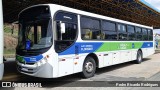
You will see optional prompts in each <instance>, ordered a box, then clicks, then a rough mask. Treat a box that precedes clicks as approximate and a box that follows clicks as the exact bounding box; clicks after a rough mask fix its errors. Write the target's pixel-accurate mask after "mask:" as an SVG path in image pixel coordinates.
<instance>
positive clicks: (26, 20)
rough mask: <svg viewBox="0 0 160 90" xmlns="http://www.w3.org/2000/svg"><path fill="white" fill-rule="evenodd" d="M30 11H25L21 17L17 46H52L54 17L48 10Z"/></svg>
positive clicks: (29, 48) (21, 47) (19, 47)
mask: <svg viewBox="0 0 160 90" xmlns="http://www.w3.org/2000/svg"><path fill="white" fill-rule="evenodd" d="M45 10H47V9H46V8H45ZM30 11H33V10H30ZM30 11H28V12H25V13H24V14H23V15H21V17H20V19H19V23H20V29H19V35H18V36H19V37H18V46H17V48H18V49H25V50H35V49H43V48H47V47H50V46H51V45H52V19H51V18H50V16H49V13H46V11H45V13H44V12H43V13H37V12H35V13H34V12H33V13H31V12H30ZM43 11H44V10H43ZM28 13H30V14H31V15H29V14H28ZM32 14H33V15H32Z"/></svg>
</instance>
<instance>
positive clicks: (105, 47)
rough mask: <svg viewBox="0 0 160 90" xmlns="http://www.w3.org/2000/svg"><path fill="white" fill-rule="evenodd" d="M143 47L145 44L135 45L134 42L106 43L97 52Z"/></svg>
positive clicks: (136, 43) (137, 43)
mask: <svg viewBox="0 0 160 90" xmlns="http://www.w3.org/2000/svg"><path fill="white" fill-rule="evenodd" d="M133 45H134V46H133ZM142 45H143V42H135V43H132V42H106V43H103V45H102V46H101V47H100V48H99V49H98V50H97V51H96V52H104V51H115V50H128V49H138V48H141V47H142Z"/></svg>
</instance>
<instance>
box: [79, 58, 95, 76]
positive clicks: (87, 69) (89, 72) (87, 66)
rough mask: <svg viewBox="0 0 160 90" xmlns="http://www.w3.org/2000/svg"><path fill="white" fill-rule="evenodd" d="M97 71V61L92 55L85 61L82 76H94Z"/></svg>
mask: <svg viewBox="0 0 160 90" xmlns="http://www.w3.org/2000/svg"><path fill="white" fill-rule="evenodd" d="M95 71H96V63H95V60H94V59H93V58H92V57H87V58H86V59H85V61H84V63H83V71H82V76H83V77H84V78H89V77H92V76H94V74H95Z"/></svg>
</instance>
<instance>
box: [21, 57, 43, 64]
mask: <svg viewBox="0 0 160 90" xmlns="http://www.w3.org/2000/svg"><path fill="white" fill-rule="evenodd" d="M42 58H43V56H42V55H38V56H32V57H23V59H24V60H25V62H27V63H34V62H37V61H39V60H41V59H42Z"/></svg>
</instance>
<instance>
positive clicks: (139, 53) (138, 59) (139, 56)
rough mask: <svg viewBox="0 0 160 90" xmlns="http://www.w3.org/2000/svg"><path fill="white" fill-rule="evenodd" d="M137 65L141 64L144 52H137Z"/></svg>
mask: <svg viewBox="0 0 160 90" xmlns="http://www.w3.org/2000/svg"><path fill="white" fill-rule="evenodd" d="M135 62H136V63H137V64H140V63H141V62H142V52H141V51H138V52H137V59H136V61H135Z"/></svg>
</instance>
